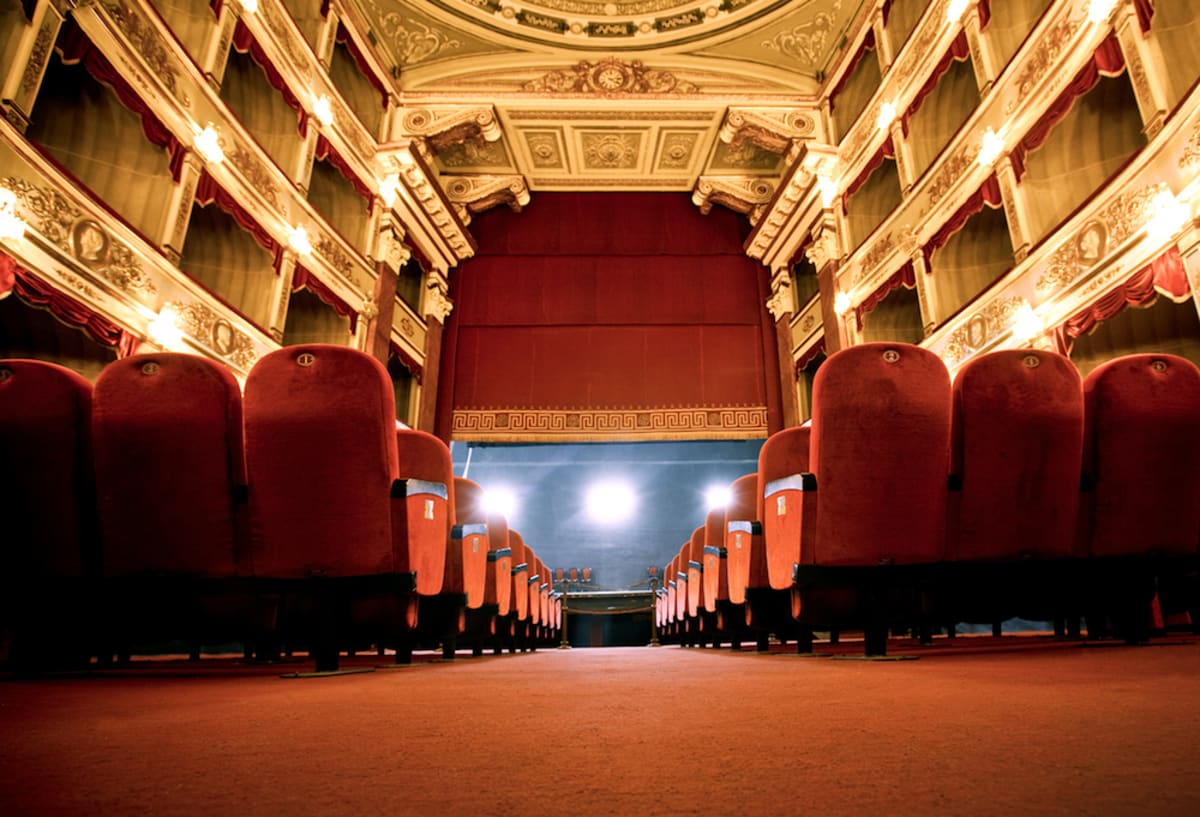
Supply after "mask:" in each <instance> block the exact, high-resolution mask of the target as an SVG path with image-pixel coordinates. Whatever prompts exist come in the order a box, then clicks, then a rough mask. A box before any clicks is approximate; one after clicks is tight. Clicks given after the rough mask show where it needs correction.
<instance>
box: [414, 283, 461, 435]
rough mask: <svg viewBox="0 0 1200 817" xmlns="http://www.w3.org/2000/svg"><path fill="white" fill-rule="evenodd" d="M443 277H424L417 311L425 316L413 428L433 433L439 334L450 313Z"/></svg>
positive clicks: (450, 307)
mask: <svg viewBox="0 0 1200 817" xmlns="http://www.w3.org/2000/svg"><path fill="white" fill-rule="evenodd" d="M448 292H449V285H448V284H447V282H446V273H445V272H443V271H442V270H438V269H434V270H431V271H430V272H429V273H428V274H427V275H426V276H425V297H423V298H422V299H421V311H422V312H423V313H424V315H425V364H424V367H423V368H422V377H421V413H420V415H418V417H417V428H419V429H421V430H422V431H428V432H429V433H430V434H432V433H434V425H435V421H436V420H437V397H438V379H439V374H440V372H441V367H442V334H443V332H444V331H445V324H446V318H448V317H450V312H451V311H452V310H453V309H454V303H453V302H452V301H451V300H450V298H449V296H448V294H447V293H448Z"/></svg>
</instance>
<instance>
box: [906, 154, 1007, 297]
mask: <svg viewBox="0 0 1200 817" xmlns="http://www.w3.org/2000/svg"><path fill="white" fill-rule="evenodd" d="M985 204H986V205H987V206H988V207H992V208H996V207H1000V206H1002V205H1003V204H1004V199H1003V196H1002V195H1001V192H1000V182H999V181H997V180H996V174H995V173H993V174H992V175H991V176H988V177H987V180H986V181H985V182H984V183H983V184H982V185H980V186H979V189H978V190H976V191H975V192H974V193H972V194H971V197H970V198H968V199H967V200H966V201H965V202H963V204H962V206H961V207H959V208H958V210H956V211H955V212H954V215H952V216H950V218H948V219H947V220H946V223H945V224H943V225H942V226H941V228H940V229H939V230H938V231H937V232H936V233H934V234H933V235H932V236H930V238H929V241H927V242H926V243H925V250H924V252H925V271H926V273H927V274H933V267H932V266H931V265H930V263H929V259H930V258H932V257H933V254H934V253H935V252H937V251H938V250H940V249H941V248H942V247H944V246H945V245H946V242H947V241H949V240H950V237H951V236H953V235H954V234H955V233H957V232H958V231H959V230H961V229H962V228H963V225H964V224H966V223H967V221H968V220H970V218H971V216H973V215H975V214H976V213H978V212H979V211H980V210H982V209H983V207H984V205H985Z"/></svg>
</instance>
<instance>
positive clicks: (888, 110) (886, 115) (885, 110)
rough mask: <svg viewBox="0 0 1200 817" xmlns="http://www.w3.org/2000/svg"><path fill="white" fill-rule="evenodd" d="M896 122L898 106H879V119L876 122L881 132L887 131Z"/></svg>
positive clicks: (891, 104) (886, 104)
mask: <svg viewBox="0 0 1200 817" xmlns="http://www.w3.org/2000/svg"><path fill="white" fill-rule="evenodd" d="M895 121H896V106H895V104H893V103H891V102H885V103H883V104H882V105H880V106H879V118H878V119H876V120H875V127H877V128H879V129H880V130H887V129H888V128H890V127H891V125H892V123H893V122H895Z"/></svg>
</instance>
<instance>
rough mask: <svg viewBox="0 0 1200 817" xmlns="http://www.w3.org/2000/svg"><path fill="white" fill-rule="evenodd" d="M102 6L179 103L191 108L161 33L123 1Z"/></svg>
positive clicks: (112, 0) (110, 0)
mask: <svg viewBox="0 0 1200 817" xmlns="http://www.w3.org/2000/svg"><path fill="white" fill-rule="evenodd" d="M101 3H102V4H103V6H104V8H105V9H107V10H108V14H109V16H110V17H112V19H113V22H115V23H116V24H117V27H118V28H120V29H121V32H122V33H123V34H124V35H125V37H126V39H128V40H129V42H130V44H131V45H133V47H134V49H135V50H136V51H137V52H138V54H139V55H140V56H141V58H142V60H143V61H144V62H145V63H146V65H147V66H148V67H149V68H150V72H151V73H152V74H154V76H156V77H157V78H158V81H159V82H161V83H162V84H163V86H164V87H165V88H166V89H167V90H168V91H170V92H171V95H172V96H173V97H175V99H177V100H178V101H179V104H181V105H183V107H185V108H190V107H191V106H192V100H191V98H189V97H188V95H187V92H186V91H185V90H184V89H183V86H182V83H180V81H179V77H178V75H177V74H176V68H175V60H174V58H173V55H172V53H171V51H170V50H169V49H168V48H167V47H166V46H165V45H163V43H162V41H161V40H160V39H159V36H158V31H157V30H156V29H155V28H154V26H153V25H152V24H151V23H150V22H149V21H147V20H146V19H145V18H144V17H142V16H141V14H140V13H138V12H137V11H134V10H133V8H132V7H131V6H129V5H128V4H126V3H125V2H124V1H123V0H101Z"/></svg>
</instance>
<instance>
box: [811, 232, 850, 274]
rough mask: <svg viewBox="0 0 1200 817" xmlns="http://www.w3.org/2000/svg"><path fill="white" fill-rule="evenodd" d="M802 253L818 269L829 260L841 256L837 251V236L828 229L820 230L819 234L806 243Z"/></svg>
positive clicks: (834, 259)
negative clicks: (806, 245) (809, 242)
mask: <svg viewBox="0 0 1200 817" xmlns="http://www.w3.org/2000/svg"><path fill="white" fill-rule="evenodd" d="M804 255H805V256H806V257H807V258H808V260H809V261H811V262H812V263H813V266H814V267H816V268H817V270H818V271H819V270H820V269H821V268H822V267H824V266H825V265H826V264H828V263H829V262H830V261H836V260H837V259H838V258H839V257H841V253H840V252H839V251H838V240H837V236H836V235H835V234H834V233H833V232H831V231H829V230H821V234H820V235H818V236H817V237H816V238H814V239H813V242H812V243H811V244H809V245H808V249H806V250H805V251H804Z"/></svg>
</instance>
